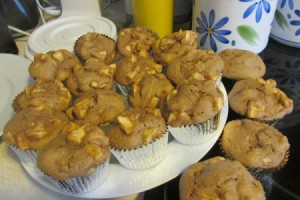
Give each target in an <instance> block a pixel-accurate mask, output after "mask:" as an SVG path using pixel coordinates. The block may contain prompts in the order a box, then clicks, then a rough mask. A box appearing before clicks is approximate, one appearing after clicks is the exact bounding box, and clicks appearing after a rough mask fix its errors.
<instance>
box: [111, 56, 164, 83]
mask: <svg viewBox="0 0 300 200" xmlns="http://www.w3.org/2000/svg"><path fill="white" fill-rule="evenodd" d="M161 70H162V65H160V64H157V63H156V62H155V61H154V60H153V59H151V58H145V57H142V56H131V57H124V58H122V59H121V60H119V61H118V62H117V69H116V73H115V79H116V81H117V82H118V83H120V84H121V85H124V86H129V85H131V84H133V83H138V82H139V81H140V80H141V79H142V78H143V77H144V76H145V75H147V74H155V73H160V72H161Z"/></svg>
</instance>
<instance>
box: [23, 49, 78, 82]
mask: <svg viewBox="0 0 300 200" xmlns="http://www.w3.org/2000/svg"><path fill="white" fill-rule="evenodd" d="M78 67H81V64H80V61H79V59H78V58H77V57H76V56H75V55H74V54H73V53H72V52H70V51H68V50H65V49H59V50H56V51H49V52H47V53H45V54H43V53H37V54H35V55H34V60H33V62H32V63H31V64H30V65H29V68H28V71H29V74H30V76H32V77H33V78H35V79H42V80H49V81H53V80H59V81H64V80H66V79H67V78H68V77H69V76H70V74H71V72H72V70H73V69H74V68H78Z"/></svg>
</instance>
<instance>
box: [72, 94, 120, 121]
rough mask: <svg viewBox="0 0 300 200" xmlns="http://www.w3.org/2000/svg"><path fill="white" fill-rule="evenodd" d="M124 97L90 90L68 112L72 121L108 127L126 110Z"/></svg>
mask: <svg viewBox="0 0 300 200" xmlns="http://www.w3.org/2000/svg"><path fill="white" fill-rule="evenodd" d="M125 108H126V106H125V100H124V98H123V96H121V95H120V94H118V93H116V92H114V91H112V90H104V89H97V90H90V91H87V92H84V93H82V95H80V96H79V97H78V98H77V99H76V100H75V102H74V104H73V105H72V106H71V107H70V108H69V109H68V110H67V115H68V117H69V118H70V119H72V120H74V121H76V122H78V123H80V124H84V123H90V124H92V125H103V126H104V125H108V124H109V123H110V122H112V121H113V120H114V119H115V118H116V117H117V116H118V115H119V114H121V113H122V112H123V111H124V110H125Z"/></svg>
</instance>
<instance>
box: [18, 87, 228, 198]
mask: <svg viewBox="0 0 300 200" xmlns="http://www.w3.org/2000/svg"><path fill="white" fill-rule="evenodd" d="M220 89H221V91H222V93H223V95H224V106H223V108H222V110H221V112H220V122H219V126H218V128H217V130H216V132H215V135H214V137H212V138H211V139H210V140H209V141H207V142H206V143H204V144H200V145H193V146H188V145H183V144H180V143H178V142H177V141H176V140H172V141H170V142H169V144H168V147H167V154H166V158H165V159H164V160H163V161H161V162H160V163H159V164H158V165H156V166H154V167H152V168H150V169H146V170H129V169H126V168H125V167H122V166H121V165H120V164H118V163H113V164H110V165H109V175H108V178H107V180H106V181H105V182H104V183H103V184H102V185H100V186H99V187H98V188H96V189H95V190H93V191H91V192H89V193H85V194H78V195H73V194H69V193H65V192H63V191H61V190H59V189H58V188H56V187H55V186H54V185H53V184H52V183H51V182H50V181H49V180H48V179H47V178H46V176H45V175H44V174H43V173H42V172H40V170H38V169H37V168H36V167H33V166H30V165H27V164H25V163H22V162H20V163H21V165H22V167H23V168H24V169H25V171H26V172H27V173H28V174H29V175H30V176H31V177H32V178H33V180H35V181H36V182H38V183H39V184H41V185H42V186H44V187H46V188H48V189H49V190H52V191H54V192H58V193H61V194H65V195H68V196H73V197H84V198H92V199H93V198H117V197H122V196H127V195H131V194H137V193H140V192H144V191H146V190H149V189H152V188H154V187H157V186H159V185H161V184H164V183H166V182H168V181H170V180H172V179H174V178H175V177H177V176H178V175H180V174H181V173H182V172H183V171H184V170H185V169H186V168H187V167H188V166H189V165H191V164H193V163H196V162H198V161H199V160H200V159H201V158H203V157H204V156H205V155H206V154H207V152H208V151H209V150H210V149H211V148H212V147H213V145H214V144H215V143H216V142H217V140H218V139H219V137H220V135H221V133H222V131H223V128H224V126H225V123H226V121H227V117H228V109H229V107H228V97H227V93H226V89H225V87H224V85H223V83H221V84H220ZM153 174H155V175H156V176H153ZM119 177H122V178H119Z"/></svg>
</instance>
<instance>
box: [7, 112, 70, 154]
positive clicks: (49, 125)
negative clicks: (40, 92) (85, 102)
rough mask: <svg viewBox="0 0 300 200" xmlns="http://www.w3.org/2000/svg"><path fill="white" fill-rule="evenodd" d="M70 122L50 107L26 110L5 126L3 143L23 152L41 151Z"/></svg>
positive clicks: (61, 113) (62, 114)
mask: <svg viewBox="0 0 300 200" xmlns="http://www.w3.org/2000/svg"><path fill="white" fill-rule="evenodd" d="M68 122H69V120H68V117H67V116H66V115H65V114H64V113H63V112H54V111H52V110H51V109H50V108H48V107H28V108H24V109H23V110H21V111H20V112H18V113H16V114H15V115H14V116H13V117H12V118H10V120H9V121H8V122H7V123H6V124H5V126H4V129H3V141H5V142H6V143H8V144H11V145H14V146H16V147H17V148H19V149H21V150H41V149H43V148H45V147H46V146H47V145H48V144H49V143H50V142H52V141H53V140H54V139H55V138H56V137H57V135H58V134H59V133H60V131H61V129H62V128H63V126H64V125H65V124H66V123H68Z"/></svg>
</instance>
